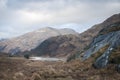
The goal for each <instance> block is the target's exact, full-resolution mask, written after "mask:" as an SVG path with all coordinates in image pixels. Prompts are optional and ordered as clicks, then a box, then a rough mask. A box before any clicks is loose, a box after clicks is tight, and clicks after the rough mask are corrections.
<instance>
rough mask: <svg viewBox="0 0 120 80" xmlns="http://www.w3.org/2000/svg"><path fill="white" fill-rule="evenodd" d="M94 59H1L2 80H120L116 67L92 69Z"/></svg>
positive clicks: (0, 71)
mask: <svg viewBox="0 0 120 80" xmlns="http://www.w3.org/2000/svg"><path fill="white" fill-rule="evenodd" d="M92 61H93V59H92V58H91V59H89V60H86V61H85V62H84V63H83V62H80V60H74V61H71V62H61V61H60V62H47V61H45V62H43V61H31V60H27V59H24V58H15V57H12V58H10V57H0V80H119V79H120V74H119V73H118V72H117V71H116V70H115V65H114V66H113V64H109V65H108V66H107V67H105V68H104V69H99V70H98V69H95V68H93V67H92Z"/></svg>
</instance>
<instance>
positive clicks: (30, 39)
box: [0, 27, 78, 54]
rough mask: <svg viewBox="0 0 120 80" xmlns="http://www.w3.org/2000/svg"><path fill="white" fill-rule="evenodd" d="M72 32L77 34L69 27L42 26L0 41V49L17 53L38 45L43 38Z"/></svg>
mask: <svg viewBox="0 0 120 80" xmlns="http://www.w3.org/2000/svg"><path fill="white" fill-rule="evenodd" d="M67 34H73V35H78V33H77V32H75V31H74V30H71V29H60V30H59V29H55V28H50V27H46V28H42V29H40V30H37V31H33V32H29V33H26V34H24V35H22V36H19V37H16V38H12V39H8V40H5V41H1V42H0V51H1V52H5V53H11V54H17V53H21V52H24V51H30V50H31V49H34V48H36V47H37V46H39V45H40V44H41V43H42V42H43V41H44V40H46V39H48V38H50V37H55V36H59V35H67Z"/></svg>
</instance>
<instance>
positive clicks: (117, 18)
mask: <svg viewBox="0 0 120 80" xmlns="http://www.w3.org/2000/svg"><path fill="white" fill-rule="evenodd" d="M119 22H120V14H115V15H113V16H111V17H110V18H108V19H106V20H105V21H103V22H102V23H100V24H97V25H94V26H93V27H91V28H90V29H88V30H87V31H85V32H83V33H81V34H80V35H79V36H80V40H82V41H84V42H83V43H81V44H84V46H83V47H82V49H83V50H81V51H80V52H79V53H76V54H74V55H71V57H69V58H68V60H71V59H75V58H78V57H80V56H78V55H82V56H83V52H85V51H86V50H88V49H89V48H90V47H91V44H93V42H94V41H95V38H96V37H98V36H99V35H100V34H102V33H103V32H101V31H103V30H104V29H106V30H107V29H108V28H109V27H110V26H111V25H114V24H116V23H117V24H119ZM106 30H105V31H104V32H106ZM109 37H111V36H109ZM102 39H103V40H104V37H101V39H100V40H102ZM81 44H80V45H81ZM89 53H90V52H89ZM89 53H88V54H89ZM91 54H92V53H91Z"/></svg>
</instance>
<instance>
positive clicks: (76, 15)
mask: <svg viewBox="0 0 120 80" xmlns="http://www.w3.org/2000/svg"><path fill="white" fill-rule="evenodd" d="M117 13H120V0H0V38H11V37H16V36H19V35H22V34H24V33H27V32H31V31H34V30H37V29H40V28H43V27H54V28H72V29H74V30H76V31H77V32H79V33H81V32H83V31H85V30H87V29H88V28H90V27H92V26H93V25H95V24H98V23H101V22H103V21H104V20H105V19H106V18H108V17H110V16H112V15H113V14H117Z"/></svg>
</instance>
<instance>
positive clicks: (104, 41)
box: [82, 22, 120, 68]
mask: <svg viewBox="0 0 120 80" xmlns="http://www.w3.org/2000/svg"><path fill="white" fill-rule="evenodd" d="M106 46H107V48H106V49H105V50H104V51H102V52H101V53H98V51H99V50H100V49H101V48H104V47H106ZM118 47H120V22H118V23H114V24H111V25H109V26H107V27H105V28H104V29H102V30H101V31H100V32H99V34H98V35H97V37H95V38H94V40H93V41H92V43H91V45H90V46H89V49H88V50H87V51H85V52H84V53H83V54H82V55H83V57H82V59H83V60H86V59H88V58H89V57H90V56H92V55H94V54H95V53H96V54H99V56H98V57H97V58H96V60H95V63H94V66H95V67H96V68H103V67H105V66H106V65H107V64H108V62H109V57H110V56H111V53H112V51H113V50H115V49H117V48H118ZM112 54H114V53H112ZM119 55H120V54H119Z"/></svg>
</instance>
